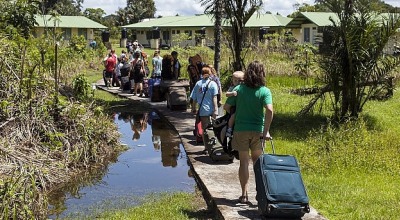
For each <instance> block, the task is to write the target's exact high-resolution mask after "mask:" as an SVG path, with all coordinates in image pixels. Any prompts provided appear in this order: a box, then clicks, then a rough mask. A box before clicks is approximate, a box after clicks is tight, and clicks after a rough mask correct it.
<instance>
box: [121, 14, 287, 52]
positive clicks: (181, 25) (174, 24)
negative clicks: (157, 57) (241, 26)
mask: <svg viewBox="0 0 400 220" xmlns="http://www.w3.org/2000/svg"><path fill="white" fill-rule="evenodd" d="M290 20H291V18H286V17H283V16H280V15H273V14H256V13H255V14H254V15H253V16H252V17H251V18H250V19H249V21H248V22H247V23H246V33H245V34H246V35H248V36H249V37H250V39H251V40H252V41H255V42H258V40H259V34H260V29H261V28H264V29H267V32H268V33H275V32H277V31H280V30H282V29H284V28H285V26H286V24H287V23H289V22H290ZM222 26H223V30H224V31H225V32H229V31H230V30H231V28H230V25H229V23H228V22H227V21H224V22H223V25H222ZM121 28H125V29H127V30H128V31H129V32H130V33H131V35H129V38H130V39H129V40H138V41H139V42H140V43H141V44H143V45H147V46H150V47H152V48H156V47H157V45H158V44H157V41H160V42H158V43H159V44H161V45H162V44H168V45H170V46H174V44H175V43H176V42H174V40H173V39H174V37H175V36H177V35H179V34H181V33H185V34H187V35H188V36H189V39H188V40H184V41H181V42H180V46H194V45H208V46H212V45H214V40H213V39H214V29H215V27H214V20H213V18H212V16H210V15H205V14H198V15H193V16H170V17H161V18H155V19H148V20H144V21H142V22H139V23H135V24H130V25H125V26H122V27H121ZM157 32H158V33H157ZM158 35H159V36H158ZM158 37H159V38H158Z"/></svg>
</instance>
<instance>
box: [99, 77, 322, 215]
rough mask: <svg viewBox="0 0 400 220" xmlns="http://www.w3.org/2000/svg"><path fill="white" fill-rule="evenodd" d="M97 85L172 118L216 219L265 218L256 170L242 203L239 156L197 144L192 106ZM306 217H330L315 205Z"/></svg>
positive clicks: (252, 173)
mask: <svg viewBox="0 0 400 220" xmlns="http://www.w3.org/2000/svg"><path fill="white" fill-rule="evenodd" d="M96 87H97V88H98V89H102V90H105V91H108V92H110V93H113V94H115V95H119V96H123V97H126V98H128V99H132V100H136V101H140V102H146V103H148V104H150V105H151V106H152V107H154V109H157V110H158V111H159V112H160V113H161V114H162V115H164V116H165V117H166V118H167V119H168V121H169V122H170V123H171V124H172V125H173V127H175V129H176V130H177V131H178V133H179V135H180V137H181V140H182V144H183V146H184V148H185V151H186V154H187V156H188V160H189V165H190V166H191V168H192V171H193V173H194V176H195V179H196V182H197V185H198V186H199V188H200V189H201V190H202V192H203V195H204V198H205V200H206V202H207V203H208V204H209V205H211V206H212V207H214V208H216V210H217V214H218V215H219V216H215V219H229V220H230V219H265V218H264V217H263V216H261V215H260V213H259V212H258V210H257V201H256V199H255V197H256V186H255V180H254V172H253V170H252V169H251V168H249V169H251V170H250V180H249V191H248V196H249V202H250V203H251V204H249V205H247V204H246V205H244V204H240V203H238V198H239V196H240V195H241V189H240V184H239V179H238V167H239V161H238V160H236V159H235V160H234V161H233V162H232V163H214V162H212V160H211V159H210V157H208V155H206V154H203V152H202V151H203V150H204V146H203V145H197V144H196V142H195V139H194V136H193V129H194V122H195V120H194V118H195V117H194V115H193V113H191V112H190V109H187V110H186V111H171V110H170V109H168V108H167V104H166V102H165V101H164V102H150V99H149V98H141V97H138V96H133V95H132V94H129V93H125V92H121V90H119V89H118V88H116V87H113V88H106V87H104V83H103V81H99V82H98V83H97V85H96ZM311 203H312V200H311ZM311 205H312V204H311ZM302 219H304V220H325V219H326V218H324V217H323V216H322V215H320V214H319V213H318V211H317V210H315V209H314V208H313V207H311V212H310V213H308V214H306V215H304V216H303V218H302Z"/></svg>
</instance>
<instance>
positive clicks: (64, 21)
mask: <svg viewBox="0 0 400 220" xmlns="http://www.w3.org/2000/svg"><path fill="white" fill-rule="evenodd" d="M35 19H36V22H37V25H36V26H35V31H34V35H35V36H36V37H39V36H41V35H43V34H44V33H45V32H46V30H51V31H53V30H54V27H55V28H56V30H57V31H61V32H62V33H63V40H65V41H69V40H70V39H71V36H72V35H73V34H75V35H83V36H84V37H85V39H86V40H87V41H88V43H89V42H90V41H91V40H93V39H94V32H95V31H96V30H105V29H107V27H106V26H104V25H102V24H100V23H97V22H95V21H93V20H91V19H89V18H86V17H84V16H59V17H57V18H55V17H52V16H51V15H36V16H35Z"/></svg>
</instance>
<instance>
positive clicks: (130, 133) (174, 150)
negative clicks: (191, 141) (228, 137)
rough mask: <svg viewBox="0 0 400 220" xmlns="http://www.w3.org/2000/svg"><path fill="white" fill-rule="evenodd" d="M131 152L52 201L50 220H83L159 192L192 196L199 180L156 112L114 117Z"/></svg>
mask: <svg viewBox="0 0 400 220" xmlns="http://www.w3.org/2000/svg"><path fill="white" fill-rule="evenodd" d="M114 120H115V123H116V124H117V125H118V129H119V131H120V133H121V134H122V135H121V142H122V143H123V144H126V145H127V147H128V150H127V151H125V152H123V153H122V154H120V155H119V156H118V158H117V159H116V161H115V162H114V163H111V164H110V165H109V166H107V167H104V168H103V169H101V170H99V169H96V170H95V171H92V172H88V173H87V174H83V175H82V176H81V178H78V180H76V181H74V182H73V183H70V184H67V185H66V186H64V187H62V188H61V189H60V190H58V191H57V192H54V193H53V194H52V196H51V199H50V204H51V206H50V209H51V210H52V212H53V213H54V214H53V215H51V216H49V218H50V219H62V218H65V217H68V218H79V217H80V216H86V215H92V214H95V213H98V212H101V211H104V210H110V209H115V208H125V207H132V206H135V205H139V204H140V203H141V201H142V200H143V197H146V196H148V195H155V196H156V195H157V193H160V192H176V191H179V192H182V191H184V192H194V191H195V185H196V183H195V180H194V179H193V178H192V177H190V167H189V166H188V164H187V157H186V154H185V151H184V149H183V146H182V144H181V141H180V139H179V136H178V133H177V132H176V131H174V130H173V128H172V127H171V126H170V125H169V124H168V123H167V121H165V120H164V119H163V118H162V117H160V116H159V115H158V114H157V113H156V112H155V111H153V110H147V111H143V112H136V113H116V114H115V116H114Z"/></svg>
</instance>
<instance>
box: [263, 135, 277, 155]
mask: <svg viewBox="0 0 400 220" xmlns="http://www.w3.org/2000/svg"><path fill="white" fill-rule="evenodd" d="M260 140H261V146H262V153H263V154H264V148H265V140H264V138H262V137H260ZM269 142H270V143H271V148H272V154H275V146H274V141H272V137H271V138H270V139H269Z"/></svg>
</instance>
